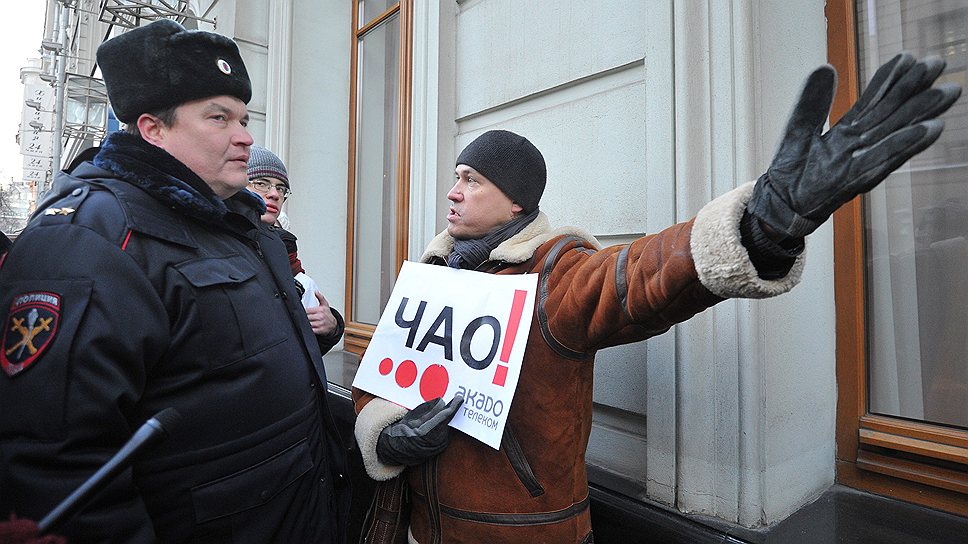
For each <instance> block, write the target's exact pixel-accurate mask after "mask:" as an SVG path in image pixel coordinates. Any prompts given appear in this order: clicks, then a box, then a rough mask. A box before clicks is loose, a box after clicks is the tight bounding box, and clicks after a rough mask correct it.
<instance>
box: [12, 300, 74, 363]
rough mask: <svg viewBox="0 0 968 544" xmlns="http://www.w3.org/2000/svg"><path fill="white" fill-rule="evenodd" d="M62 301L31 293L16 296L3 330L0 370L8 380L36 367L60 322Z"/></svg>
mask: <svg viewBox="0 0 968 544" xmlns="http://www.w3.org/2000/svg"><path fill="white" fill-rule="evenodd" d="M60 314H61V297H60V295H58V294H57V293H50V292H46V291H33V292H29V293H21V294H19V295H15V296H14V297H13V300H12V301H11V303H10V309H9V311H8V312H7V319H6V320H5V322H4V327H3V348H2V351H0V366H2V367H3V371H4V372H6V373H7V376H10V377H11V378H12V377H14V376H16V375H17V374H19V373H20V372H23V371H24V370H26V369H27V368H28V367H30V365H32V364H34V363H36V362H37V361H38V360H39V359H40V357H41V355H43V354H44V352H45V351H46V350H47V347H48V346H50V344H51V342H52V341H53V340H54V335H55V334H56V333H57V324H58V322H59V321H60Z"/></svg>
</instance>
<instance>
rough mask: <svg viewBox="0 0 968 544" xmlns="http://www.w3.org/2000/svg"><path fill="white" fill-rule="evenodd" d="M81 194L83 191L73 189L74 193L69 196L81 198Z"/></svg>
mask: <svg viewBox="0 0 968 544" xmlns="http://www.w3.org/2000/svg"><path fill="white" fill-rule="evenodd" d="M83 192H84V190H83V189H74V191H73V192H72V193H71V195H73V196H81V193H83Z"/></svg>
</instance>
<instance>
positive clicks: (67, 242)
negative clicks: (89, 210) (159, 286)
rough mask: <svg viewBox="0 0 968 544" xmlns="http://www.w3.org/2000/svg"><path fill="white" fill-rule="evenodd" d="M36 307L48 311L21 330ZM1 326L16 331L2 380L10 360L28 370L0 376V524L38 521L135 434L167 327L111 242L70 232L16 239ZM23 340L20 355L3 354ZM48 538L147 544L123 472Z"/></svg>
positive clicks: (43, 231) (142, 514)
mask: <svg viewBox="0 0 968 544" xmlns="http://www.w3.org/2000/svg"><path fill="white" fill-rule="evenodd" d="M32 300H42V301H44V302H45V303H46V304H47V306H45V307H39V306H38V308H40V310H41V311H40V312H39V313H34V314H33V316H32V317H28V318H27V321H29V323H26V322H25V321H24V319H25V318H24V316H25V315H27V316H29V315H30V312H26V310H27V306H26V305H27V304H30V301H32ZM18 304H20V306H18ZM4 312H5V313H4ZM0 316H2V318H3V319H4V324H5V325H14V324H17V327H15V329H16V330H15V331H13V333H12V337H11V335H7V337H5V339H4V353H5V354H6V355H4V357H5V359H4V363H5V365H4V366H5V370H8V369H9V368H12V367H11V366H10V364H11V363H14V362H15V361H14V360H13V359H11V358H12V357H19V359H18V361H19V362H20V363H27V364H23V365H22V366H23V368H22V370H20V371H19V372H17V373H15V374H13V375H9V372H8V373H7V374H6V375H0V512H3V513H4V515H5V516H8V515H10V513H11V512H14V513H16V514H17V515H18V516H19V517H26V518H32V519H35V520H39V519H41V518H42V517H43V516H44V515H46V514H47V513H48V512H49V511H50V510H51V509H52V508H53V507H54V506H55V505H57V504H58V503H59V502H60V501H61V500H63V499H64V498H65V497H67V496H68V495H69V494H70V493H71V492H72V491H73V490H74V489H76V488H77V487H78V486H79V485H81V484H82V483H83V482H84V481H85V480H86V479H87V478H88V477H89V476H91V475H92V474H93V473H94V472H95V471H96V470H97V469H98V468H100V466H101V465H103V464H104V463H105V462H106V461H107V460H108V459H110V457H111V456H113V455H114V454H115V453H116V452H117V450H118V449H119V448H120V447H121V446H122V445H123V444H124V442H125V441H126V440H127V439H128V438H129V437H130V435H131V433H132V432H133V431H134V430H135V429H136V428H137V427H138V426H139V425H140V424H142V423H143V421H140V420H138V419H139V416H137V415H135V414H134V413H133V410H132V409H131V407H132V406H133V405H134V404H135V403H136V402H137V400H138V399H139V397H140V396H141V395H142V392H143V391H144V384H145V380H146V376H147V374H148V373H149V372H150V371H151V367H152V363H153V361H155V360H157V358H159V357H160V356H161V354H162V353H163V352H164V348H165V346H166V345H167V343H168V340H167V339H168V335H169V332H168V327H167V324H168V319H167V317H166V313H165V307H164V305H163V304H162V302H161V300H160V299H159V298H158V297H157V294H156V291H155V290H154V289H153V288H152V286H151V284H150V283H149V282H148V281H147V279H146V278H145V276H144V275H143V274H142V272H141V270H140V268H139V267H138V266H137V265H136V264H135V263H134V262H133V261H132V259H131V258H129V257H128V256H127V255H126V254H125V253H124V252H123V251H122V250H121V249H120V247H119V244H118V243H117V242H116V241H113V240H107V239H105V238H104V237H103V236H101V235H100V234H98V233H97V232H95V231H94V230H92V229H89V228H85V227H79V226H77V225H72V224H69V223H68V224H56V225H50V226H47V225H41V226H38V227H36V228H30V229H28V230H26V231H25V232H24V234H22V235H21V236H20V238H19V239H18V241H17V243H16V245H15V247H14V249H13V250H12V251H11V252H10V254H9V255H8V256H7V259H6V262H5V263H4V266H3V267H2V268H0ZM31 323H32V325H31ZM38 327H46V329H43V328H42V329H38ZM7 328H9V327H7ZM28 330H29V333H24V332H23V331H28ZM18 331H19V332H20V334H18ZM35 332H36V334H34V333H35ZM31 335H33V342H32V344H31V343H29V342H28V343H27V344H26V345H24V346H22V347H24V348H25V351H22V352H20V351H17V350H19V349H20V348H17V350H14V351H11V352H9V353H7V350H8V349H9V348H11V347H12V346H13V345H16V344H18V343H20V341H22V340H23V339H24V337H29V336H31ZM34 350H36V351H34ZM32 351H34V353H33V355H31V356H28V355H27V354H29V353H31V352H32ZM13 368H15V367H13ZM56 532H58V533H61V534H65V535H66V536H67V537H68V539H69V541H71V542H108V541H112V542H113V541H118V540H119V539H120V540H124V541H126V542H151V541H154V539H155V536H154V528H153V526H152V523H151V521H150V519H149V517H148V515H147V512H146V509H145V506H144V503H143V501H142V499H141V496H140V495H139V491H138V489H137V488H136V487H135V486H134V484H133V483H132V473H131V470H130V469H128V470H126V471H124V472H122V473H121V474H120V475H119V476H118V477H117V478H116V479H115V480H113V481H112V482H111V483H110V485H109V486H108V487H107V488H106V489H104V490H103V491H102V492H100V493H99V494H97V495H96V496H95V497H94V499H93V500H92V501H91V502H90V503H89V504H87V505H85V507H84V508H83V509H82V510H81V511H80V512H79V513H78V514H76V515H75V516H74V517H73V518H72V520H71V521H70V522H69V523H68V524H67V525H65V526H64V527H63V528H60V529H58V530H57V531H56ZM122 535H123V536H122Z"/></svg>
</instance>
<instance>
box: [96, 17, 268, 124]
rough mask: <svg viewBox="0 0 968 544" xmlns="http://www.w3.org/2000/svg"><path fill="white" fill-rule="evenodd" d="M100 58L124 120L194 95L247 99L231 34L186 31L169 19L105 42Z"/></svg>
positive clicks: (118, 113)
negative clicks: (229, 35)
mask: <svg viewBox="0 0 968 544" xmlns="http://www.w3.org/2000/svg"><path fill="white" fill-rule="evenodd" d="M97 62H98V65H99V66H100V67H101V73H102V74H103V76H104V83H105V85H106V86H107V90H108V99H109V100H110V101H111V106H112V107H113V108H114V114H115V115H116V116H117V118H118V119H119V120H120V121H121V122H122V123H133V122H135V121H137V120H138V117H139V116H140V115H141V114H142V113H149V112H155V111H158V110H162V109H165V108H168V107H171V106H177V105H179V104H183V103H185V102H189V101H191V100H197V99H199V98H206V97H209V96H217V95H229V96H234V97H236V98H238V99H239V100H241V101H243V102H245V103H248V102H249V99H251V98H252V84H251V82H250V81H249V73H248V72H247V71H246V69H245V64H244V63H243V62H242V56H241V55H240V54H239V47H238V46H237V45H236V44H235V42H234V41H232V40H231V39H229V38H227V37H225V36H222V35H221V34H215V33H214V32H205V31H201V30H186V29H185V27H183V26H181V25H180V24H178V23H176V22H175V21H172V20H170V19H161V20H159V21H155V22H153V23H151V24H150V25H146V26H143V27H139V28H135V29H133V30H129V31H128V32H125V33H124V34H121V35H120V36H117V37H115V38H112V39H110V40H108V41H106V42H104V43H102V44H101V46H100V47H98V49H97Z"/></svg>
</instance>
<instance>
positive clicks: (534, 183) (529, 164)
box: [457, 130, 547, 212]
mask: <svg viewBox="0 0 968 544" xmlns="http://www.w3.org/2000/svg"><path fill="white" fill-rule="evenodd" d="M457 164H466V165H467V166H470V167H471V168H473V169H474V170H477V171H478V172H480V173H481V174H484V177H486V178H487V179H489V180H491V182H492V183H493V184H494V185H497V186H498V188H500V189H501V191H503V192H504V194H506V195H508V198H510V199H511V200H512V201H514V202H516V203H518V205H520V206H521V207H522V208H524V211H525V212H530V211H532V210H534V209H535V208H537V207H538V202H539V201H540V200H541V194H542V193H544V188H545V179H546V178H547V171H546V170H545V162H544V157H542V156H541V152H540V151H538V148H537V147H535V146H534V144H532V143H531V142H529V141H528V139H527V138H525V137H524V136H519V135H517V134H515V133H513V132H509V131H507V130H489V131H487V132H485V133H484V134H481V135H480V136H478V137H477V138H476V139H475V140H474V141H473V142H471V143H470V144H468V145H467V147H465V148H464V150H463V151H461V152H460V156H458V157H457Z"/></svg>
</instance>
